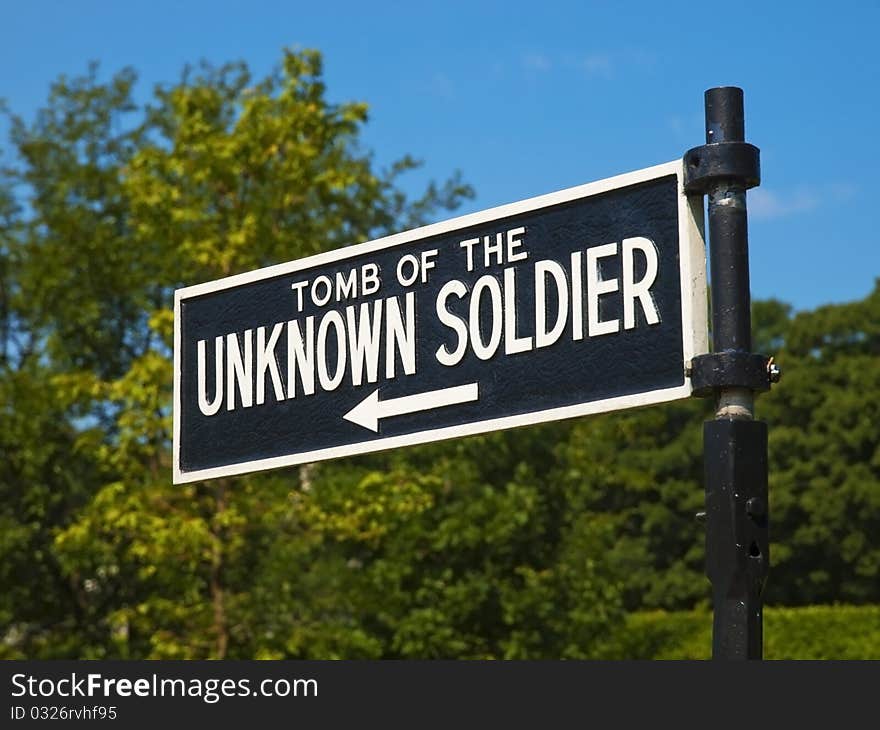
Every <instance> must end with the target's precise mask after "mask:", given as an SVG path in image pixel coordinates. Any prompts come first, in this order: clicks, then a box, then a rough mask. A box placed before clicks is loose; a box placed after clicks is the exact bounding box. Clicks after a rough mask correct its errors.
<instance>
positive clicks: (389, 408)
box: [343, 383, 480, 432]
mask: <svg viewBox="0 0 880 730" xmlns="http://www.w3.org/2000/svg"><path fill="white" fill-rule="evenodd" d="M479 398H480V394H479V392H478V390H477V383H468V384H467V385H455V386H453V387H451V388H440V389H439V390H429V391H427V392H425V393H416V394H415V395H405V396H403V397H402V398H389V399H388V400H383V401H380V400H379V390H378V388H377V389H376V390H374V391H373V392H372V393H370V394H369V395H368V396H367V397H366V398H364V399H363V400H362V401H361V402H360V403H358V404H357V405H356V406H355V407H354V408H352V409H351V410H350V411H349V412H348V413H346V414H345V415H344V416H343V418H344V419H345V420H346V421H351V422H352V423H356V424H357V425H358V426H363V427H364V428H368V429H370V431H375V432H378V431H379V421H380V420H382V419H383V418H389V417H390V416H402V415H404V414H405V413H415V412H416V411H430V410H432V409H434V408H442V407H443V406H454V405H458V404H459V403H470V402H472V401H475V400H479Z"/></svg>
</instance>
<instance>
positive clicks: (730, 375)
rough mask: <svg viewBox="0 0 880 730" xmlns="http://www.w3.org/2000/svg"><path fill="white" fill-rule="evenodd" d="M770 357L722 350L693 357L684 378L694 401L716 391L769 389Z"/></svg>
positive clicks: (740, 351)
mask: <svg viewBox="0 0 880 730" xmlns="http://www.w3.org/2000/svg"><path fill="white" fill-rule="evenodd" d="M769 362H770V358H768V357H767V356H766V355H758V354H755V353H752V352H743V351H742V350H724V351H723V352H714V353H711V354H706V355H697V356H696V357H694V358H693V359H692V360H691V365H690V368H689V370H688V375H689V376H690V379H691V386H692V387H693V394H694V395H695V396H696V397H697V398H705V397H707V396H710V395H712V394H713V393H714V392H715V391H716V390H718V389H719V388H748V389H749V390H751V391H754V392H758V391H765V390H770V382H771V377H770V368H769V367H768V363H769Z"/></svg>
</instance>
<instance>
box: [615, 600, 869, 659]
mask: <svg viewBox="0 0 880 730" xmlns="http://www.w3.org/2000/svg"><path fill="white" fill-rule="evenodd" d="M711 646H712V614H711V613H709V612H708V611H686V612H680V613H666V612H664V611H651V612H643V613H634V614H630V615H629V616H628V617H627V621H626V625H625V626H624V627H623V628H622V629H620V630H619V631H617V632H615V634H614V636H613V637H612V638H611V639H610V640H609V642H608V643H607V644H606V645H605V646H603V647H602V649H601V650H600V651H599V655H600V656H601V657H602V658H605V659H708V658H709V657H710V656H711ZM764 658H765V659H880V606H806V607H804V608H767V609H765V612H764Z"/></svg>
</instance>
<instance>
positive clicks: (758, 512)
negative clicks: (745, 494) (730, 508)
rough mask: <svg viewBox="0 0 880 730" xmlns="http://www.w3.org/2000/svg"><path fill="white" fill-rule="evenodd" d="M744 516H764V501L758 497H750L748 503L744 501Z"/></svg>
mask: <svg viewBox="0 0 880 730" xmlns="http://www.w3.org/2000/svg"><path fill="white" fill-rule="evenodd" d="M746 514H748V515H749V517H755V518H761V517H763V516H764V515H765V514H767V508H766V507H765V505H764V500H763V499H761V498H760V497H752V498H750V499H749V500H748V501H746Z"/></svg>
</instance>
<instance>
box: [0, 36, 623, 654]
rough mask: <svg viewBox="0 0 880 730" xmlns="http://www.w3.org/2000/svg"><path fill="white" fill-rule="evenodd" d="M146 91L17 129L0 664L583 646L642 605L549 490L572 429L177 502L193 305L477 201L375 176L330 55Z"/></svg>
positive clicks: (53, 108)
mask: <svg viewBox="0 0 880 730" xmlns="http://www.w3.org/2000/svg"><path fill="white" fill-rule="evenodd" d="M134 83H135V75H134V74H133V73H132V72H130V71H124V72H122V73H120V74H117V75H116V76H114V77H113V78H112V79H111V80H110V81H109V82H107V83H102V82H100V81H99V79H98V76H97V69H95V68H93V69H91V71H90V73H89V75H88V76H86V77H84V78H79V79H72V80H68V79H64V78H62V79H61V80H60V81H59V82H58V83H56V84H55V85H54V86H53V88H52V91H51V94H50V98H49V102H48V105H47V106H46V108H45V109H43V110H42V111H41V112H40V113H39V114H38V115H37V118H36V119H35V121H34V122H33V123H30V124H28V123H25V121H23V120H21V119H19V118H16V117H13V118H12V142H13V145H14V148H15V150H16V152H17V155H18V158H19V161H20V163H19V166H18V168H17V169H16V170H14V171H13V172H12V177H11V182H12V184H13V185H15V186H18V188H19V189H24V190H25V191H27V192H26V194H25V199H26V205H24V206H23V208H24V210H25V211H26V212H21V211H19V212H18V213H17V214H16V213H15V212H10V216H9V220H8V225H7V226H6V228H5V229H4V239H3V240H4V244H3V245H4V249H3V252H4V262H7V261H15V266H14V267H8V266H7V267H5V268H4V272H5V274H6V278H5V279H4V282H5V283H4V293H5V295H6V298H5V300H4V301H5V302H7V310H6V312H7V315H6V317H5V319H4V322H5V323H6V325H7V327H10V328H12V329H14V330H15V333H14V335H15V337H13V335H12V334H10V335H8V336H7V341H8V342H10V343H11V344H10V345H9V349H10V351H12V352H13V353H14V354H15V358H14V360H15V363H14V364H9V365H8V367H7V369H6V370H5V371H4V379H3V388H5V389H6V390H5V391H4V395H6V393H7V392H8V393H9V395H8V396H7V400H6V402H7V404H8V405H9V407H8V408H7V410H5V411H4V418H5V419H6V420H7V422H8V426H9V427H8V429H4V434H5V435H4V438H5V439H6V440H5V441H4V442H3V446H4V449H7V448H8V449H9V453H13V452H16V453H18V454H21V458H22V459H23V460H24V461H25V462H26V463H24V464H23V465H21V466H19V465H18V464H17V462H16V461H12V462H11V464H12V467H13V468H12V469H11V470H8V472H2V478H3V482H2V485H0V488H2V489H3V496H4V497H6V498H7V499H5V500H4V506H3V512H2V514H3V520H4V526H5V527H7V528H8V529H6V530H4V535H5V538H4V542H3V543H2V549H3V550H4V553H5V554H12V555H17V556H18V560H17V562H15V561H14V562H13V563H10V566H11V567H5V568H4V570H5V571H6V572H5V573H3V574H2V579H3V581H4V585H10V586H11V585H20V586H21V589H20V590H18V589H16V590H15V591H9V592H4V596H3V598H2V599H0V601H2V603H0V607H2V613H0V617H2V619H3V621H4V625H5V627H6V630H5V642H4V643H3V644H2V645H0V646H2V649H0V651H3V652H4V653H5V654H6V655H20V656H21V655H23V656H43V657H62V656H81V657H98V658H99V657H109V656H121V657H133V658H134V657H175V658H197V657H218V658H219V657H252V656H258V657H352V658H354V657H395V656H397V657H416V656H436V657H452V656H471V657H505V656H507V657H528V656H572V657H573V656H584V655H586V654H587V653H588V652H589V650H590V649H589V648H590V645H591V643H592V642H594V641H595V640H596V639H597V638H598V637H599V636H600V635H601V634H602V632H603V630H604V629H605V628H606V627H607V626H608V625H610V624H611V623H613V622H614V621H615V620H617V619H618V618H620V615H621V614H620V602H619V591H618V587H617V582H616V579H615V577H614V576H613V575H612V574H611V573H609V570H608V564H607V562H606V561H604V559H603V555H604V554H605V553H606V552H607V548H608V547H609V545H610V541H611V539H612V535H611V533H610V529H609V528H606V527H601V526H600V527H599V528H598V529H595V528H594V527H593V526H592V525H591V524H588V523H586V522H585V521H584V519H583V516H582V515H580V514H576V513H569V512H567V511H566V509H565V506H564V504H563V502H564V499H565V498H566V495H565V490H564V488H563V487H562V486H561V485H553V486H552V487H551V488H550V489H548V488H547V487H548V482H547V477H548V475H549V474H550V473H551V472H552V471H553V465H554V459H555V455H554V454H555V452H554V449H555V446H556V443H557V441H558V438H556V437H552V438H550V437H548V434H550V433H551V432H550V431H548V430H543V431H542V430H540V429H537V430H533V431H522V432H516V433H512V434H503V435H497V436H493V437H486V438H482V439H472V440H468V441H463V442H460V443H454V444H440V445H435V446H429V447H425V448H423V449H417V450H411V451H409V452H406V453H403V454H380V455H376V456H373V457H369V458H361V459H357V460H347V461H340V462H338V463H333V464H321V465H308V466H305V467H303V468H300V469H287V470H281V471H278V472H275V473H271V474H260V475H253V476H249V477H243V478H237V479H218V480H214V481H212V482H209V483H198V484H191V485H186V486H182V487H172V486H171V484H170V473H169V438H170V411H169V407H170V382H171V366H170V361H169V357H170V348H171V330H172V314H171V309H170V307H171V300H172V293H173V290H174V289H175V288H177V287H179V286H182V285H185V284H193V283H197V282H200V281H206V280H211V279H215V278H218V277H221V276H225V275H229V274H232V273H236V272H239V271H245V270H251V269H253V268H256V267H259V266H263V265H267V264H271V263H277V262H279V261H285V260H290V259H295V258H299V257H302V256H305V255H309V254H313V253H316V252H317V251H320V250H323V249H328V248H336V247H339V246H342V245H345V244H348V243H354V242H358V241H361V240H366V239H369V238H374V237H376V236H379V235H383V234H387V233H390V232H392V231H393V230H395V229H396V228H398V227H412V226H415V225H419V224H421V223H424V222H427V221H428V220H429V219H430V218H431V217H433V216H435V215H436V214H437V212H439V211H442V210H451V209H453V208H455V207H456V206H457V205H458V203H459V202H460V201H461V200H462V199H463V198H464V197H467V196H468V195H470V194H471V191H470V188H469V187H468V186H467V185H465V184H463V183H462V182H461V180H460V179H459V177H458V176H455V177H453V178H452V179H450V180H449V181H448V182H446V183H444V184H443V185H439V186H437V185H433V184H432V185H430V186H429V188H428V190H427V191H426V193H425V195H424V196H423V197H422V198H420V199H418V200H410V199H408V198H407V197H406V196H405V195H404V194H403V193H402V192H401V191H400V189H399V187H398V182H397V181H398V178H399V176H400V175H401V174H403V173H405V172H406V171H407V170H410V169H412V168H413V167H414V166H415V165H416V162H415V161H414V160H412V159H410V158H405V159H403V160H401V161H400V162H398V163H396V164H395V165H393V166H392V167H391V169H390V170H389V171H387V173H385V174H377V173H376V172H375V171H374V169H373V162H372V159H371V157H370V155H369V154H368V153H365V152H363V151H361V150H360V149H359V147H358V135H359V133H360V129H361V127H362V125H363V123H364V122H365V121H366V107H365V106H364V105H363V104H339V105H337V104H331V103H330V102H329V101H328V100H327V99H326V95H325V88H324V84H323V81H322V77H321V59H320V56H319V55H318V54H317V53H314V52H302V53H292V52H290V53H286V54H285V56H284V59H283V65H282V68H281V69H280V70H279V71H278V72H277V73H274V74H273V75H271V76H270V77H269V78H266V79H263V80H257V81H255V80H253V79H252V78H251V76H250V73H249V72H248V70H247V68H246V67H244V66H243V65H241V64H234V65H227V66H223V67H220V68H211V67H203V68H201V69H200V70H198V71H196V72H188V73H186V74H185V75H184V78H183V79H182V81H181V82H180V83H178V84H175V85H172V86H165V87H160V88H157V89H156V91H155V93H154V96H153V99H152V101H151V102H150V104H149V105H147V106H146V107H141V106H138V105H137V104H136V103H135V102H134V100H133V86H134ZM11 200H12V198H10V201H11ZM7 284H8V286H7ZM14 389H17V390H15V393H14V394H13V390H14ZM4 425H7V424H4ZM564 432H565V428H562V430H561V431H560V433H564ZM487 453H493V454H494V455H495V456H494V457H493V458H492V459H487V458H486V454H487ZM39 479H42V482H41V481H39ZM44 483H45V484H44ZM38 497H39V498H40V499H42V500H43V501H42V502H40V501H39V499H38ZM43 502H45V503H47V504H50V503H51V504H52V505H54V504H55V503H57V504H58V506H57V508H55V511H54V512H51V513H49V512H47V509H48V508H47V507H46V506H45V505H43ZM30 503H39V504H38V507H39V510H38V511H36V512H28V511H27V509H26V508H25V506H26V505H27V504H30ZM33 554H36V555H40V556H43V557H42V559H43V560H44V561H45V563H46V567H45V570H44V571H43V572H44V573H45V574H46V575H48V576H49V577H48V578H46V575H43V574H39V575H38V574H33V576H31V575H30V574H29V573H28V571H27V561H28V559H29V556H30V555H33ZM50 573H51V575H50ZM31 577H33V578H34V579H37V578H39V579H40V580H46V581H47V582H48V588H42V589H41V587H40V585H39V584H38V583H37V582H36V580H31ZM41 590H43V595H42V597H41V599H40V600H39V601H36V600H33V599H34V597H36V596H37V595H38V594H39V592H40V591H41Z"/></svg>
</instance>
